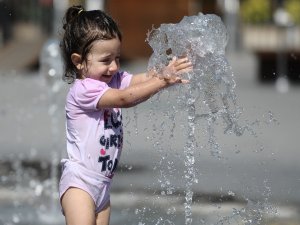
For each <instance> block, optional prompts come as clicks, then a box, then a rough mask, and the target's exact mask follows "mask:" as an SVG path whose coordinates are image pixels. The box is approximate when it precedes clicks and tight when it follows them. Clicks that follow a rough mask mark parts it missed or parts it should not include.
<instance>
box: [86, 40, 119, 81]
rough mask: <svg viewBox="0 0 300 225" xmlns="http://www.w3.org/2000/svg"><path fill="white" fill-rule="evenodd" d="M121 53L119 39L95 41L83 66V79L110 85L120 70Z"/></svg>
mask: <svg viewBox="0 0 300 225" xmlns="http://www.w3.org/2000/svg"><path fill="white" fill-rule="evenodd" d="M120 51H121V42H120V40H119V39H118V38H114V39H111V40H99V41H95V42H94V44H93V46H92V48H91V50H90V52H89V54H88V55H87V60H86V63H84V65H83V77H86V78H92V79H95V80H100V81H102V82H105V83H109V82H110V81H111V79H112V78H113V76H114V75H115V73H116V72H117V71H118V70H119V68H120Z"/></svg>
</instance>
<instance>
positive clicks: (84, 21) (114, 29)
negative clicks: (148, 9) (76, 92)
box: [60, 5, 122, 83]
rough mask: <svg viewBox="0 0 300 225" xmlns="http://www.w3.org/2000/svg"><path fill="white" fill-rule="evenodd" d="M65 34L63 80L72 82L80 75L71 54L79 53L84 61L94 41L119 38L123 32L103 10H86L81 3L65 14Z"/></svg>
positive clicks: (63, 41)
mask: <svg viewBox="0 0 300 225" xmlns="http://www.w3.org/2000/svg"><path fill="white" fill-rule="evenodd" d="M63 29H64V34H63V38H62V41H61V44H60V46H61V50H62V56H63V59H64V64H65V73H64V76H63V80H65V81H66V82H68V83H72V82H73V81H74V80H75V79H76V78H77V76H78V73H77V68H76V67H75V65H74V64H73V63H72V61H71V55H72V54H73V53H78V54H80V55H81V56H82V62H84V61H86V57H87V54H88V53H89V51H90V50H91V48H92V45H93V43H94V41H97V40H110V39H114V38H119V40H120V41H121V40H122V35H121V32H120V30H119V28H118V26H117V24H116V22H115V21H114V20H113V19H112V18H111V17H110V16H108V15H107V14H105V13H104V12H103V11H101V10H91V11H85V10H84V8H83V7H82V6H81V5H78V6H72V7H70V8H69V9H68V10H67V11H66V14H65V17H64V24H63Z"/></svg>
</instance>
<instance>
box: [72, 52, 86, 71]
mask: <svg viewBox="0 0 300 225" xmlns="http://www.w3.org/2000/svg"><path fill="white" fill-rule="evenodd" d="M71 60H72V63H73V64H74V65H75V66H76V68H77V69H78V70H81V69H83V64H82V59H81V55H79V54H77V53H73V54H72V55H71Z"/></svg>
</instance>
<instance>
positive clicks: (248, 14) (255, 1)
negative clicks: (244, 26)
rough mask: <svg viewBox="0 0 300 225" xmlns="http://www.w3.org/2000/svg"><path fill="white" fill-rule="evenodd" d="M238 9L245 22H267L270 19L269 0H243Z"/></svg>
mask: <svg viewBox="0 0 300 225" xmlns="http://www.w3.org/2000/svg"><path fill="white" fill-rule="evenodd" d="M240 10H241V11H240V13H241V16H242V19H243V21H244V22H245V23H252V24H258V23H267V22H269V21H271V19H272V9H271V0H244V1H242V2H241V9H240Z"/></svg>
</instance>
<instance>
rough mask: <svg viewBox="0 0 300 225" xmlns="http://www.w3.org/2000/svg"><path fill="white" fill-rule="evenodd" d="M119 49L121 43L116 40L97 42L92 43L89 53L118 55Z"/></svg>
mask: <svg viewBox="0 0 300 225" xmlns="http://www.w3.org/2000/svg"><path fill="white" fill-rule="evenodd" d="M120 49H121V42H120V40H119V39H118V38H114V39H110V40H98V41H95V42H94V43H93V46H92V48H91V51H90V52H91V53H97V54H105V53H119V52H120Z"/></svg>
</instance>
